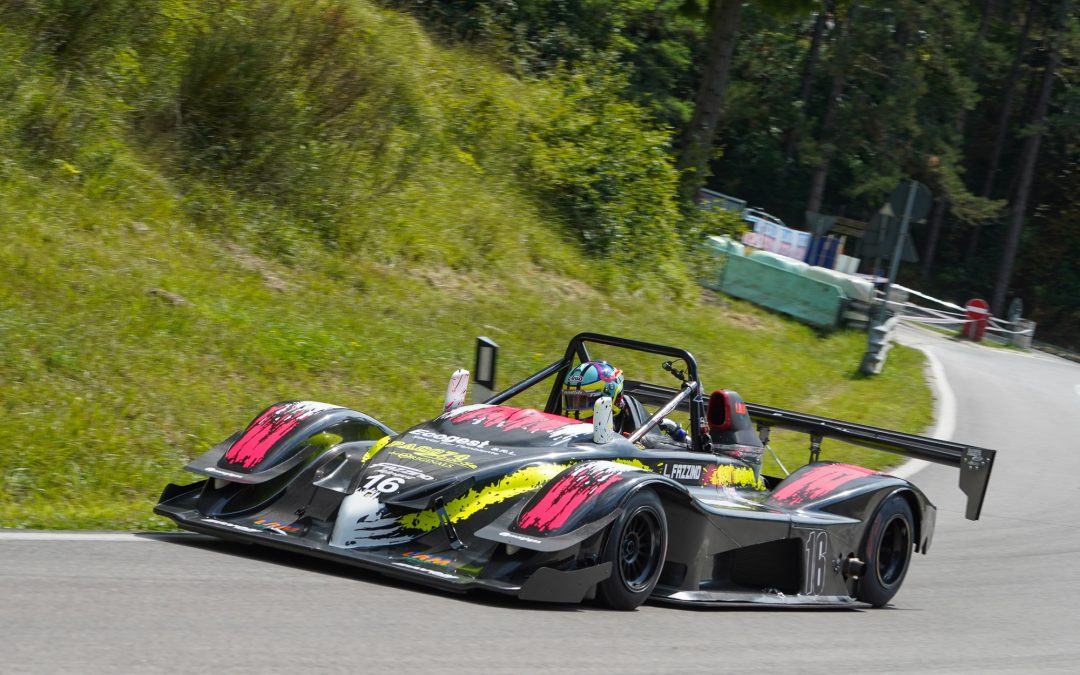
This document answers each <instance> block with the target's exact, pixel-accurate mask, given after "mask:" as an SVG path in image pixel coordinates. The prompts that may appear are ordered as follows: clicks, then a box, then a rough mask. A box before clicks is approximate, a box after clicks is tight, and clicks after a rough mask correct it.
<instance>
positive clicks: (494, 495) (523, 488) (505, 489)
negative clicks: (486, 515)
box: [400, 464, 567, 532]
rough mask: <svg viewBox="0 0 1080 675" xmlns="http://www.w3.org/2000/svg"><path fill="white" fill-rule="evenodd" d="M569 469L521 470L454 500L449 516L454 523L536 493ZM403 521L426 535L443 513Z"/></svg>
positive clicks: (541, 467) (411, 516)
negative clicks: (530, 493)
mask: <svg viewBox="0 0 1080 675" xmlns="http://www.w3.org/2000/svg"><path fill="white" fill-rule="evenodd" d="M566 467H567V465H565V464H538V465H535V466H527V467H525V468H523V469H518V470H517V471H515V472H514V473H512V474H510V475H508V476H504V477H503V478H502V479H501V480H499V481H498V482H495V483H492V484H491V485H487V486H485V487H482V488H480V489H479V490H477V489H472V490H469V491H468V492H466V493H465V494H464V495H462V496H460V497H458V498H457V499H454V500H451V501H450V502H448V503H447V504H446V507H445V508H446V516H447V517H448V518H449V519H450V522H452V523H457V522H459V521H462V520H465V519H466V518H468V517H470V516H472V515H474V514H476V513H479V512H480V511H483V510H484V509H486V508H488V507H490V506H494V505H496V504H499V503H502V502H505V501H506V500H508V499H513V498H514V497H517V496H518V495H522V494H524V493H526V492H532V491H533V490H536V489H537V488H539V487H540V486H541V485H543V484H544V483H546V482H548V481H549V480H551V479H552V478H554V477H555V476H558V475H559V473H561V472H562V471H563V470H564V469H566ZM400 522H401V525H402V526H403V527H406V528H409V529H412V530H421V531H423V532H429V531H431V530H434V529H435V528H436V527H438V526H439V524H440V520H439V514H437V513H435V512H434V511H420V512H419V513H410V514H407V515H404V516H402V517H401V519H400Z"/></svg>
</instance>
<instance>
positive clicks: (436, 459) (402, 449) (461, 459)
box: [387, 441, 476, 469]
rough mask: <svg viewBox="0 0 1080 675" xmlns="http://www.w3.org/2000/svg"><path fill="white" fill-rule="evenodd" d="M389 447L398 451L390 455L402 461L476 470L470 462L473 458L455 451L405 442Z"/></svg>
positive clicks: (395, 442)
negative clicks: (408, 460) (407, 460)
mask: <svg viewBox="0 0 1080 675" xmlns="http://www.w3.org/2000/svg"><path fill="white" fill-rule="evenodd" d="M387 447H388V448H395V449H396V450H397V451H396V452H395V451H391V452H390V454H391V455H393V456H394V457H400V458H401V459H411V460H414V461H417V462H426V463H428V464H434V465H436V466H442V467H445V468H452V467H455V466H460V467H464V468H466V469H475V468H476V464H475V463H473V462H470V461H469V460H470V459H472V458H471V457H469V456H468V455H466V454H463V453H460V452H454V451H453V450H443V449H442V448H433V447H431V446H430V445H417V444H415V443H406V442H405V441H391V442H390V444H389V445H388V446H387Z"/></svg>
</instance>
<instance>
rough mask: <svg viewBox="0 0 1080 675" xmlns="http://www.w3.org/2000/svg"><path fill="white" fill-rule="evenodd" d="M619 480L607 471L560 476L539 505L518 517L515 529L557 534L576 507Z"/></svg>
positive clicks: (619, 476) (591, 469) (586, 469)
mask: <svg viewBox="0 0 1080 675" xmlns="http://www.w3.org/2000/svg"><path fill="white" fill-rule="evenodd" d="M621 480H622V474H620V473H619V472H618V471H613V470H611V469H606V468H604V469H597V468H596V467H583V468H581V469H575V470H573V471H571V472H570V473H569V474H567V475H566V476H563V477H562V478H561V479H559V481H558V482H557V483H555V484H554V485H552V486H551V489H550V490H548V492H547V494H545V495H544V496H543V497H542V498H541V499H540V501H538V502H537V503H536V504H534V505H533V507H532V508H531V509H529V510H528V511H526V512H525V513H523V514H521V518H519V519H518V527H520V528H522V529H532V530H534V531H537V532H547V531H548V530H558V529H559V528H560V527H562V526H563V525H564V524H565V523H566V521H567V519H568V518H570V516H571V515H573V513H574V511H575V510H577V508H578V507H579V506H581V505H582V504H584V503H585V502H587V501H588V500H590V499H592V498H593V497H595V496H597V495H598V494H600V493H601V492H603V491H604V490H606V489H608V488H609V487H611V486H612V485H614V484H615V483H618V482H619V481H621Z"/></svg>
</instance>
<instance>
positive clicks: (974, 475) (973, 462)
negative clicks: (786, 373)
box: [746, 403, 997, 520]
mask: <svg viewBox="0 0 1080 675" xmlns="http://www.w3.org/2000/svg"><path fill="white" fill-rule="evenodd" d="M746 412H747V413H748V414H749V415H750V419H751V420H753V421H754V422H756V423H757V424H758V425H759V428H761V429H762V435H763V436H767V435H768V431H767V430H768V429H769V428H771V427H777V428H780V429H789V430H791V431H796V432H799V433H804V434H807V435H809V436H810V439H811V461H814V460H815V459H816V456H817V454H818V452H820V450H821V440H822V439H825V438H832V439H835V440H838V441H843V442H845V443H851V444H853V445H860V446H862V447H865V448H870V449H872V450H882V451H884V452H891V453H893V454H896V455H903V456H904V457H910V458H912V459H922V460H925V461H927V462H933V463H935V464H944V465H946V466H953V467H957V468H958V469H960V490H961V491H962V492H963V493H964V494H965V495H967V508H966V511H965V514H964V515H965V517H967V519H968V520H978V519H979V513H980V512H981V511H982V504H983V499H984V498H985V497H986V486H987V485H988V484H989V482H990V471H991V469H993V467H994V456H995V455H996V454H997V451H996V450H990V449H988V448H979V447H976V446H972V445H965V444H963V443H953V442H952V441H942V440H939V439H936V438H927V437H926V436H916V435H914V434H904V433H900V432H899V431H889V430H888V429H881V428H878V427H871V426H866V425H863V424H855V423H853V422H844V421H841V420H835V419H830V418H828V417H818V416H817V415H810V414H807V413H800V412H793V411H791V410H782V409H780V408H773V407H770V406H767V405H760V404H757V403H747V404H746Z"/></svg>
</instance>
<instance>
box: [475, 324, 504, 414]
mask: <svg viewBox="0 0 1080 675" xmlns="http://www.w3.org/2000/svg"><path fill="white" fill-rule="evenodd" d="M498 354H499V345H497V344H495V342H494V341H492V339H491V338H486V337H478V338H476V369H475V370H474V371H473V372H475V373H476V382H475V383H474V384H473V394H472V400H473V403H483V402H484V401H486V400H488V399H489V398H491V397H492V396H493V395H494V394H495V357H497V356H498Z"/></svg>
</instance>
